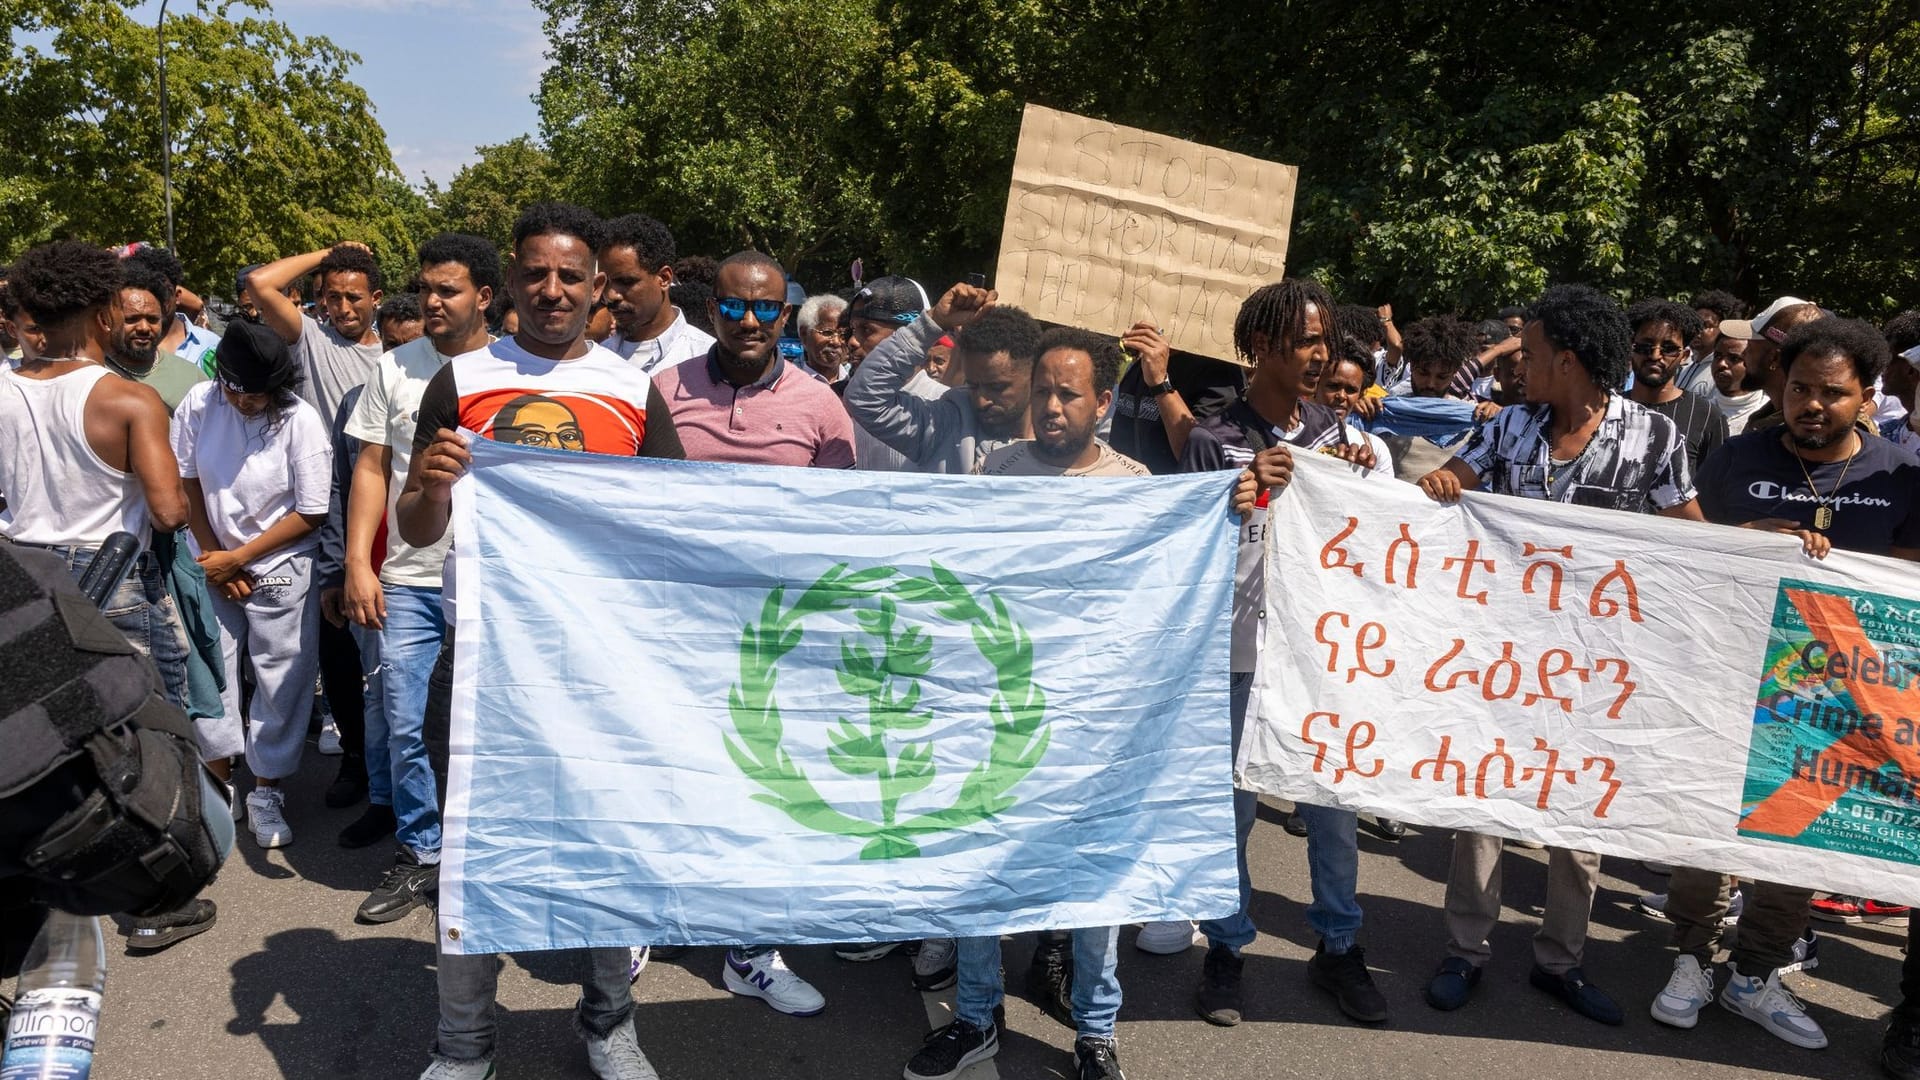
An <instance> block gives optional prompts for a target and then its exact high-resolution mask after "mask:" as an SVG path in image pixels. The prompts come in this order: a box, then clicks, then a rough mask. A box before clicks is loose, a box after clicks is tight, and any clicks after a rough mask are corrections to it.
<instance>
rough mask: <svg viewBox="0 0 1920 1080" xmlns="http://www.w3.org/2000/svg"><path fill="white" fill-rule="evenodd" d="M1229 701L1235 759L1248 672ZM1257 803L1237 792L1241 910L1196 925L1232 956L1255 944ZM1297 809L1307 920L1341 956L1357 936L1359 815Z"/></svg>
mask: <svg viewBox="0 0 1920 1080" xmlns="http://www.w3.org/2000/svg"><path fill="white" fill-rule="evenodd" d="M1230 685H1231V690H1232V702H1233V756H1234V759H1235V760H1236V761H1237V760H1239V757H1240V737H1241V735H1242V734H1243V733H1244V732H1245V731H1246V726H1247V704H1248V699H1249V698H1250V697H1251V695H1252V692H1253V675H1252V673H1251V672H1238V671H1237V672H1234V674H1233V681H1232V683H1231V684H1230ZM1259 807H1260V799H1259V796H1257V795H1255V794H1254V793H1253V792H1251V791H1242V790H1240V789H1239V788H1235V789H1234V792H1233V819H1234V820H1233V824H1234V832H1235V834H1236V836H1235V840H1236V844H1235V847H1236V849H1237V853H1238V855H1239V857H1240V910H1239V911H1238V912H1236V913H1235V914H1233V915H1231V916H1229V917H1227V918H1225V919H1209V920H1207V921H1206V922H1203V923H1201V924H1200V932H1201V933H1203V934H1205V935H1207V944H1208V946H1210V947H1211V946H1214V945H1225V946H1226V947H1227V948H1229V949H1232V950H1233V951H1234V952H1235V953H1236V954H1237V953H1238V952H1239V951H1240V950H1241V949H1244V948H1246V947H1247V946H1248V945H1251V944H1253V939H1254V936H1255V931H1254V927H1253V919H1252V917H1251V916H1250V915H1248V914H1247V912H1248V910H1249V909H1250V907H1251V906H1252V901H1253V878H1252V875H1251V874H1249V873H1248V871H1247V837H1248V836H1249V835H1251V834H1252V832H1253V822H1254V817H1255V815H1256V814H1257V813H1258V812H1259ZM1296 809H1297V810H1298V811H1299V812H1300V817H1301V818H1302V819H1303V820H1305V821H1306V823H1307V873H1308V875H1309V877H1310V879H1311V881H1312V887H1313V902H1312V903H1311V904H1308V905H1307V922H1308V924H1309V925H1311V926H1312V927H1313V928H1314V930H1315V931H1316V932H1318V933H1319V935H1320V937H1321V940H1322V941H1324V942H1325V943H1326V949H1327V951H1328V952H1330V953H1343V952H1346V951H1347V950H1348V949H1350V948H1352V947H1353V939H1354V935H1356V934H1358V933H1359V932H1360V919H1361V911H1360V902H1359V900H1358V899H1357V898H1356V893H1357V890H1358V888H1359V881H1360V841H1359V823H1360V819H1359V816H1358V815H1356V814H1354V813H1353V812H1352V811H1351V810H1338V809H1334V808H1331V807H1325V806H1310V805H1308V804H1306V803H1300V804H1298V805H1297V807H1296Z"/></svg>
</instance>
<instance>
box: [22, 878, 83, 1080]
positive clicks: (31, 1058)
mask: <svg viewBox="0 0 1920 1080" xmlns="http://www.w3.org/2000/svg"><path fill="white" fill-rule="evenodd" d="M106 988H107V947H106V942H105V940H104V939H103V938H102V937H101V935H100V920H99V919H96V918H93V917H91V916H85V915H69V914H67V913H66V912H64V911H55V912H53V913H51V914H49V915H48V916H47V922H46V925H45V926H42V927H41V928H40V935H39V936H38V937H36V938H34V939H33V946H32V947H31V948H30V949H28V950H27V962H26V967H25V968H23V969H22V970H21V972H20V994H19V997H18V998H17V999H16V1000H15V1002H14V1006H13V1017H12V1019H11V1020H10V1021H9V1022H8V1024H7V1051H6V1057H5V1058H4V1059H0V1080H87V1074H88V1073H90V1072H92V1071H93V1040H94V1035H95V1034H96V1033H97V1032H98V1030H99V1026H100V995H101V993H102V992H103V991H105V990H106Z"/></svg>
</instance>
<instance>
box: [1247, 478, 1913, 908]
mask: <svg viewBox="0 0 1920 1080" xmlns="http://www.w3.org/2000/svg"><path fill="white" fill-rule="evenodd" d="M1841 512H1844V510H1843V511H1841ZM1267 527H1268V534H1267V537H1266V544H1267V610H1266V615H1265V619H1266V625H1265V637H1264V640H1263V643H1262V649H1261V660H1260V663H1261V668H1260V671H1259V672H1258V674H1257V677H1256V679H1255V683H1254V695H1255V705H1254V715H1255V716H1256V717H1257V719H1256V721H1255V722H1254V723H1253V724H1252V725H1251V726H1250V728H1249V733H1248V736H1247V738H1246V740H1245V745H1244V746H1243V748H1242V754H1241V761H1240V762H1239V768H1240V771H1241V773H1242V776H1243V780H1244V782H1245V783H1247V784H1248V786H1251V787H1253V788H1255V789H1258V790H1261V791H1265V792H1270V793H1272V794H1276V795H1280V796H1284V797H1286V798H1290V799H1295V800H1298V801H1304V802H1318V803H1325V804H1330V805H1340V806H1345V807H1349V808H1352V809H1356V810H1364V811H1371V812H1374V813H1378V814H1381V815H1384V816H1387V817H1393V818H1398V819H1401V820H1405V821H1410V822H1415V823H1419V824H1423V825H1428V826H1432V827H1438V828H1451V829H1466V830H1472V831H1477V832H1484V833H1490V834H1495V835H1500V836H1507V837H1518V838H1526V839H1533V840H1539V841H1542V842H1544V843H1548V844H1552V845H1557V846H1564V847H1569V848H1574V849H1579V850H1586V851H1595V852H1599V853H1601V854H1606V855H1618V856H1627V857H1632V858H1640V859H1653V860H1658V861H1661V862H1668V863H1676V864H1680V865H1685V866H1693V867H1698V868H1701V869H1707V870H1717V871H1721V872H1725V873H1732V874H1738V875H1740V876H1742V877H1748V878H1755V879H1760V880H1768V881H1778V882H1783V883H1787V884H1794V885H1803V886H1807V887H1810V888H1817V889H1824V890H1830V891H1834V892H1840V893H1849V894H1861V895H1867V896H1874V897H1879V898H1882V899H1887V900H1892V901H1900V902H1907V903H1920V874H1916V873H1915V872H1914V868H1915V866H1916V864H1920V796H1917V794H1916V786H1920V746H1917V745H1916V744H1917V743H1920V737H1917V736H1916V731H1915V728H1916V724H1920V567H1915V566H1913V565H1912V564H1910V563H1904V562H1899V561H1895V560H1891V559H1883V558H1875V557H1867V556H1859V555H1851V554H1847V553H1844V552H1838V551H1836V552H1834V553H1833V554H1832V555H1830V556H1829V557H1828V558H1827V559H1826V560H1825V561H1824V562H1817V561H1814V560H1811V559H1809V558H1807V557H1806V556H1804V555H1802V554H1801V553H1800V549H1799V544H1798V542H1797V541H1795V540H1792V539H1791V538H1787V537H1783V536H1778V535H1774V534H1767V533H1761V532H1756V531H1753V530H1747V529H1731V528H1724V527H1720V526H1712V525H1703V524H1698V523H1692V522H1682V521H1675V520H1671V519H1666V518H1659V517H1652V516H1644V515H1637V514H1626V513H1619V512H1613V511H1603V510H1593V509H1587V508H1583V507H1569V506H1561V505H1558V504H1553V503H1546V502H1541V501H1535V500H1522V499H1514V498H1507V497H1502V496H1494V495H1478V494H1475V495H1468V496H1467V497H1465V498H1464V499H1463V500H1462V501H1461V502H1460V503H1459V504H1457V505H1455V506H1442V505H1440V504H1438V503H1435V502H1432V501H1431V500H1429V499H1428V498H1427V497H1426V496H1425V495H1424V494H1423V493H1422V492H1421V491H1420V490H1419V489H1418V488H1416V487H1414V486H1413V485H1410V484H1398V483H1390V482H1383V481H1380V480H1378V479H1373V478H1368V477H1365V476H1360V475H1356V474H1355V473H1354V471H1353V470H1352V469H1351V468H1350V467H1349V466H1346V465H1344V464H1341V463H1337V462H1334V461H1332V460H1331V459H1327V458H1324V457H1312V458H1309V457H1308V456H1306V455H1302V456H1301V460H1300V461H1299V464H1298V471H1297V475H1296V478H1295V480H1294V482H1293V484H1292V485H1290V486H1289V487H1288V488H1287V489H1286V490H1285V491H1284V492H1282V493H1280V494H1279V495H1277V496H1275V497H1274V499H1273V500H1272V506H1271V512H1270V516H1269V521H1268V526H1267Z"/></svg>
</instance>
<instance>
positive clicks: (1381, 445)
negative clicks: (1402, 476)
mask: <svg viewBox="0 0 1920 1080" xmlns="http://www.w3.org/2000/svg"><path fill="white" fill-rule="evenodd" d="M1347 426H1348V427H1349V428H1352V429H1353V433H1354V434H1356V435H1358V436H1360V437H1361V438H1362V439H1365V440H1366V441H1367V445H1368V446H1370V447H1372V448H1373V471H1374V472H1377V473H1381V474H1383V475H1385V476H1387V477H1392V476H1393V451H1392V450H1390V449H1388V448H1387V440H1385V439H1383V438H1381V437H1380V436H1378V435H1375V434H1374V433H1373V432H1371V431H1368V430H1367V429H1366V428H1363V427H1361V426H1360V425H1359V424H1356V423H1354V422H1353V421H1352V420H1348V421H1347Z"/></svg>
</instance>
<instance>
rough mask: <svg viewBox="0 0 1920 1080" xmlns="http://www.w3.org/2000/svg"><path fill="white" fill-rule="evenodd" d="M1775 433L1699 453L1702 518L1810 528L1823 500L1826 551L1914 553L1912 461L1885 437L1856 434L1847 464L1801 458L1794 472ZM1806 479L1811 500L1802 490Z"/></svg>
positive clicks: (1919, 495) (1918, 530)
mask: <svg viewBox="0 0 1920 1080" xmlns="http://www.w3.org/2000/svg"><path fill="white" fill-rule="evenodd" d="M1782 434H1783V431H1782V429H1780V428H1772V429H1770V430H1767V431H1756V432H1752V433H1750V434H1746V435H1739V436H1735V437H1734V438H1731V439H1728V440H1727V441H1726V443H1725V445H1723V446H1721V447H1720V449H1718V450H1716V451H1714V452H1713V453H1712V454H1709V455H1708V456H1707V460H1706V461H1705V462H1704V463H1702V464H1701V466H1700V476H1699V488H1700V511H1701V513H1703V514H1705V515H1706V517H1707V520H1708V521H1712V522H1715V523H1717V524H1720V525H1745V524H1746V523H1748V522H1750V521H1759V520H1762V519H1764V518H1785V519H1787V520H1789V521H1793V522H1797V523H1798V524H1799V525H1800V527H1801V528H1803V529H1811V528H1813V518H1814V513H1815V512H1816V511H1817V510H1819V508H1820V505H1821V503H1822V502H1823V501H1824V502H1825V503H1826V504H1827V505H1828V506H1831V507H1832V508H1833V522H1832V524H1831V525H1829V526H1828V527H1827V528H1826V529H1824V530H1822V531H1823V532H1825V534H1826V535H1827V538H1828V539H1830V540H1832V541H1833V546H1834V547H1837V548H1841V549H1843V550H1846V551H1857V552H1861V553H1863V554H1867V555H1885V554H1887V553H1888V551H1889V549H1892V548H1896V547H1903V548H1920V458H1915V457H1914V456H1913V454H1911V453H1910V452H1908V451H1906V450H1903V449H1901V448H1900V447H1898V446H1895V445H1893V444H1892V443H1891V442H1888V441H1887V440H1886V439H1878V438H1873V437H1871V436H1862V437H1861V441H1860V450H1859V452H1858V453H1856V454H1855V455H1854V458H1853V464H1852V465H1851V466H1849V465H1848V464H1847V462H1845V461H1831V462H1823V463H1820V464H1815V463H1814V462H1811V461H1809V462H1806V463H1805V465H1806V473H1805V474H1802V472H1801V461H1800V459H1799V455H1797V454H1795V453H1793V452H1792V451H1790V450H1788V449H1787V447H1786V445H1785V441H1784V439H1783V438H1782ZM1842 472H1844V473H1845V474H1846V480H1845V481H1844V482H1842V481H1841V479H1840V477H1841V474H1842ZM1808 476H1811V477H1812V479H1813V485H1812V486H1813V489H1816V490H1817V491H1818V492H1819V494H1818V496H1816V495H1815V494H1814V492H1813V491H1812V490H1809V488H1808V485H1807V478H1808ZM1836 486H1837V487H1838V488H1839V490H1838V491H1837V492H1836V491H1835V490H1834V489H1835V487H1836ZM1829 494H1831V495H1832V497H1831V498H1828V496H1829Z"/></svg>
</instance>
